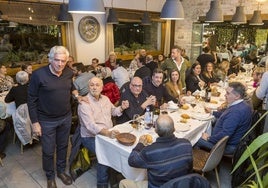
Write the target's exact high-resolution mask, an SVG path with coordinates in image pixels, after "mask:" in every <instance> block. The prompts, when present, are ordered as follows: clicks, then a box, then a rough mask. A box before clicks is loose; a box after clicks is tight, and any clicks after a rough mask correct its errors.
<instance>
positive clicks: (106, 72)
mask: <svg viewBox="0 0 268 188" xmlns="http://www.w3.org/2000/svg"><path fill="white" fill-rule="evenodd" d="M101 76H102V79H103V90H102V92H101V94H103V95H105V96H107V97H108V98H109V99H110V101H111V102H112V103H113V104H114V105H115V106H117V105H118V103H119V99H120V91H119V88H118V87H117V85H116V84H115V81H114V80H113V79H112V71H111V69H110V68H109V67H102V68H101Z"/></svg>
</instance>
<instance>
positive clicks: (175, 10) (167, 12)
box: [160, 0, 184, 20]
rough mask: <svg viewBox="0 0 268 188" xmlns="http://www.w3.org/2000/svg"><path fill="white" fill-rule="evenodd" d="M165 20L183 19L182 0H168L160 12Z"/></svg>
mask: <svg viewBox="0 0 268 188" xmlns="http://www.w3.org/2000/svg"><path fill="white" fill-rule="evenodd" d="M160 18H161V19H164V20H183V19H184V10H183V6H182V4H181V1H180V0H166V2H165V4H164V6H163V8H162V10H161V14H160Z"/></svg>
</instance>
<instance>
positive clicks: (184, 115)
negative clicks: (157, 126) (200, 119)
mask: <svg viewBox="0 0 268 188" xmlns="http://www.w3.org/2000/svg"><path fill="white" fill-rule="evenodd" d="M181 117H182V118H184V119H190V116H189V115H188V114H182V115H181Z"/></svg>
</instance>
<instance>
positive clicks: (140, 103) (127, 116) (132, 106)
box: [116, 77, 156, 123]
mask: <svg viewBox="0 0 268 188" xmlns="http://www.w3.org/2000/svg"><path fill="white" fill-rule="evenodd" d="M124 100H127V101H128V102H129V108H128V109H126V110H124V112H123V115H122V116H119V117H118V118H117V120H116V122H117V123H124V122H126V121H129V120H131V119H132V118H133V116H134V114H139V115H142V114H143V113H144V110H145V108H146V107H147V106H149V105H154V104H155V100H156V99H155V97H154V96H150V97H148V95H147V94H146V93H145V91H144V90H143V89H142V80H141V79H140V78H139V77H133V78H132V80H131V82H130V84H129V87H127V88H126V89H125V90H123V91H122V93H121V99H120V102H119V104H121V103H122V101H124Z"/></svg>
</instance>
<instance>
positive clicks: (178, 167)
mask: <svg viewBox="0 0 268 188" xmlns="http://www.w3.org/2000/svg"><path fill="white" fill-rule="evenodd" d="M174 131H175V128H174V122H173V120H172V119H171V117H170V116H168V115H161V116H159V118H158V119H157V120H156V126H155V132H156V133H157V134H158V136H159V137H158V138H157V139H156V142H154V143H153V144H152V145H149V146H146V145H148V142H147V139H146V135H144V136H141V137H140V140H139V143H138V144H137V145H136V147H135V148H134V149H133V150H132V152H131V154H130V156H129V158H128V163H129V165H130V166H132V167H135V168H146V169H147V173H148V181H140V182H135V181H132V180H128V179H125V180H122V181H121V182H120V184H119V187H120V188H134V187H139V188H143V187H144V188H147V187H148V188H153V187H160V186H161V185H163V184H164V183H166V182H167V181H169V180H171V179H173V178H176V177H180V176H183V175H186V174H189V173H191V171H192V168H193V154H192V145H191V143H190V142H189V141H188V140H186V139H184V138H177V137H175V135H174V134H173V132H174Z"/></svg>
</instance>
